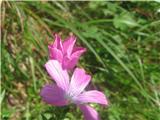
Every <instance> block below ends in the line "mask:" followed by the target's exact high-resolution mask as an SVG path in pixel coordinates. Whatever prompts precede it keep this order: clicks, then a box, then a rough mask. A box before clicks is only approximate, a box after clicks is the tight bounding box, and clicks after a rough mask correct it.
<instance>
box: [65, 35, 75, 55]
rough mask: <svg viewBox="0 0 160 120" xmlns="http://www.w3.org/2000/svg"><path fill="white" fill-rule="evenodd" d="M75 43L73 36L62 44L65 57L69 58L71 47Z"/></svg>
mask: <svg viewBox="0 0 160 120" xmlns="http://www.w3.org/2000/svg"><path fill="white" fill-rule="evenodd" d="M75 42H76V37H75V36H69V37H68V38H67V39H66V40H65V41H64V42H63V50H64V54H67V56H71V54H72V50H73V47H74V45H75Z"/></svg>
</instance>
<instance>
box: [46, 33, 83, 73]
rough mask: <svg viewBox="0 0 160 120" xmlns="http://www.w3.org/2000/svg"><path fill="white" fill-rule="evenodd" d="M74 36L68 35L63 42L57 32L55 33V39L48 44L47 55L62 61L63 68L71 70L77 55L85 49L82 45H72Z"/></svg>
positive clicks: (75, 62) (76, 60)
mask: <svg viewBox="0 0 160 120" xmlns="http://www.w3.org/2000/svg"><path fill="white" fill-rule="evenodd" d="M75 42H76V37H75V36H70V37H68V38H67V39H66V40H65V41H64V42H63V43H62V41H61V38H60V36H59V35H58V34H55V41H54V43H53V44H51V45H49V46H48V48H49V57H50V59H53V60H58V61H59V62H60V63H62V67H63V69H67V70H71V69H73V68H74V67H75V65H76V64H77V62H78V59H79V57H80V56H81V55H82V54H83V53H84V52H85V51H86V49H85V48H82V47H74V45H75Z"/></svg>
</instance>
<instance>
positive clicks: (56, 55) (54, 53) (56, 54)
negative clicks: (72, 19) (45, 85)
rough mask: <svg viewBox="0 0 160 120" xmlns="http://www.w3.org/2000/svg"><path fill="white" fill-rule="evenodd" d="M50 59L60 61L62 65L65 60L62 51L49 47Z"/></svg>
mask: <svg viewBox="0 0 160 120" xmlns="http://www.w3.org/2000/svg"><path fill="white" fill-rule="evenodd" d="M48 49H49V57H50V59H54V60H58V61H59V62H60V63H61V62H62V60H63V54H62V51H60V50H59V49H57V48H53V47H52V46H51V45H49V46H48Z"/></svg>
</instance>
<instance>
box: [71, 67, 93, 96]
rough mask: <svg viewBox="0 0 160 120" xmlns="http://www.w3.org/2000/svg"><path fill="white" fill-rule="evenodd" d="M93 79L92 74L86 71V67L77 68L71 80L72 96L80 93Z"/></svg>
mask: <svg viewBox="0 0 160 120" xmlns="http://www.w3.org/2000/svg"><path fill="white" fill-rule="evenodd" d="M90 80H91V76H90V75H87V74H86V73H85V70H84V69H80V68H76V69H75V71H74V73H73V75H72V78H71V82H70V87H69V94H70V96H77V95H79V94H80V93H81V92H82V91H83V90H84V89H85V87H86V86H87V85H88V83H89V82H90Z"/></svg>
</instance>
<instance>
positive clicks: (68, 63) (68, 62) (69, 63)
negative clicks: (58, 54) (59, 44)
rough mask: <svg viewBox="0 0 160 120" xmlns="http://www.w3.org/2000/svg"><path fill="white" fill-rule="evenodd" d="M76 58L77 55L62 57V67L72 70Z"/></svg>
mask: <svg viewBox="0 0 160 120" xmlns="http://www.w3.org/2000/svg"><path fill="white" fill-rule="evenodd" d="M78 59H79V58H78V57H72V58H68V57H67V56H65V57H64V58H63V68H64V69H67V70H72V69H73V68H74V67H75V66H76V64H77V62H78Z"/></svg>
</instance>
